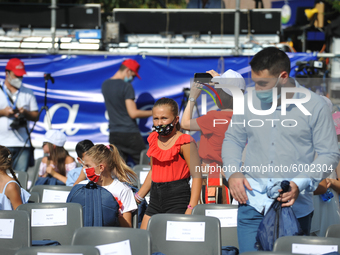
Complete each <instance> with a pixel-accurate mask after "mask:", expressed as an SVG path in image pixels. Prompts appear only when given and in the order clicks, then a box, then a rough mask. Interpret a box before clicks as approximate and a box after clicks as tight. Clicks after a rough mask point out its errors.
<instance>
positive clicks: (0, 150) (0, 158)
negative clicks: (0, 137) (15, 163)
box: [0, 145, 21, 187]
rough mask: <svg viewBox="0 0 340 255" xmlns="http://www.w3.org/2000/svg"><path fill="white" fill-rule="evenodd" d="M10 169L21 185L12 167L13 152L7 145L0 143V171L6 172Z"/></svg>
mask: <svg viewBox="0 0 340 255" xmlns="http://www.w3.org/2000/svg"><path fill="white" fill-rule="evenodd" d="M7 169H8V170H9V171H10V173H11V174H12V177H13V179H14V180H15V181H16V182H17V183H18V184H19V185H20V187H21V184H20V182H19V180H18V178H17V176H16V174H15V172H14V170H13V168H12V154H11V152H10V150H9V149H8V148H7V147H5V146H2V145H0V171H2V172H4V173H6V170H7Z"/></svg>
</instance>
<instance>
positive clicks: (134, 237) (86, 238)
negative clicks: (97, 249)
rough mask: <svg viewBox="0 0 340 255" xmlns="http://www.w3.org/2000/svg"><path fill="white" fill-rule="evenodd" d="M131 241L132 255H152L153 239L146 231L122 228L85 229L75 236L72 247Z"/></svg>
mask: <svg viewBox="0 0 340 255" xmlns="http://www.w3.org/2000/svg"><path fill="white" fill-rule="evenodd" d="M125 240H130V247H131V253H132V255H150V254H151V239H150V234H149V232H148V231H146V230H142V229H133V228H122V227H83V228H80V229H77V230H76V232H75V233H74V235H73V239H72V245H84V244H86V245H95V246H97V245H104V244H111V243H117V242H122V241H125Z"/></svg>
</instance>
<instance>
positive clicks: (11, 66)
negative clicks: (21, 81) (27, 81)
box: [6, 58, 26, 77]
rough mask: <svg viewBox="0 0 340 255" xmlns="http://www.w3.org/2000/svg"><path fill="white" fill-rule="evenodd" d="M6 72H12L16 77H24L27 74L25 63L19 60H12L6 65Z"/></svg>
mask: <svg viewBox="0 0 340 255" xmlns="http://www.w3.org/2000/svg"><path fill="white" fill-rule="evenodd" d="M6 70H9V71H12V72H13V73H14V74H15V76H19V77H20V76H23V75H24V74H26V71H25V65H24V62H22V61H21V60H20V59H18V58H11V59H10V60H9V61H8V62H7V65H6Z"/></svg>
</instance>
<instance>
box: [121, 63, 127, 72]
mask: <svg viewBox="0 0 340 255" xmlns="http://www.w3.org/2000/svg"><path fill="white" fill-rule="evenodd" d="M125 69H127V67H126V66H124V65H123V64H121V65H120V67H119V71H124V70H125Z"/></svg>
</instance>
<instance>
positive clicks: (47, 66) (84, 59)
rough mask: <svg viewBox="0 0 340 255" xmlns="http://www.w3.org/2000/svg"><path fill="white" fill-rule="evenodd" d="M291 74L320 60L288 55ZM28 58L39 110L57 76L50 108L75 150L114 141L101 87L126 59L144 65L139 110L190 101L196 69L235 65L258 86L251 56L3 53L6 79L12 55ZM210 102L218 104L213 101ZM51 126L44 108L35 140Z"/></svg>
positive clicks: (1, 70) (28, 79) (142, 123)
mask: <svg viewBox="0 0 340 255" xmlns="http://www.w3.org/2000/svg"><path fill="white" fill-rule="evenodd" d="M288 55H289V57H290V59H291V63H292V72H291V76H293V77H294V74H295V71H294V69H295V66H296V62H297V61H308V60H311V59H316V57H315V56H313V55H311V54H305V53H294V54H293V53H288ZM13 57H17V58H20V59H21V60H23V61H24V63H25V68H26V71H27V75H26V76H25V77H24V80H23V83H24V86H26V87H28V88H30V89H32V90H33V92H34V94H35V96H36V98H37V101H38V105H39V108H41V107H43V106H44V92H45V80H44V74H45V73H50V74H51V76H52V77H53V78H54V79H55V83H54V84H52V83H51V81H48V84H47V87H48V89H47V106H48V108H49V113H50V117H51V118H52V128H53V129H59V130H61V131H64V132H65V134H66V135H67V136H68V143H67V145H66V146H65V147H66V148H70V149H71V148H72V149H74V146H75V144H76V143H77V142H78V141H80V140H83V139H90V140H92V141H93V142H94V143H108V135H109V133H108V120H107V119H108V116H107V112H106V109H105V104H104V98H103V96H102V93H101V85H102V83H103V81H104V80H106V79H109V78H110V77H112V76H113V75H114V74H115V72H116V71H117V70H118V68H119V66H120V64H121V63H122V62H123V61H124V59H126V58H133V59H135V60H136V61H138V62H139V63H140V65H141V68H140V71H139V74H140V76H141V78H142V79H141V80H139V79H137V78H136V79H135V80H134V81H133V82H132V84H133V86H134V88H135V92H136V103H137V106H138V108H139V109H151V108H152V105H153V104H154V102H155V101H156V100H158V99H159V98H161V97H171V98H173V99H175V100H176V101H177V102H178V104H179V106H181V105H182V108H183V106H184V105H183V102H184V101H185V97H184V93H183V89H184V88H189V87H190V79H191V78H193V75H194V73H199V72H206V71H208V70H211V69H214V70H216V71H217V72H222V71H223V70H225V71H226V70H228V69H233V70H235V71H238V72H239V73H241V74H242V75H243V77H244V78H245V79H246V83H247V84H248V85H247V86H252V84H251V79H250V76H251V75H250V67H249V64H248V63H249V61H250V60H251V57H245V56H241V57H233V56H228V57H224V58H220V57H160V56H140V55H138V56H110V55H100V56H98V55H96V56H94V55H22V54H20V55H2V56H0V80H3V79H5V66H6V64H7V61H8V60H9V59H10V58H13ZM209 99H210V98H209V97H208V106H209V104H210V105H211V104H213V102H212V100H211V99H210V100H211V101H209ZM138 123H139V127H140V130H141V133H142V135H143V136H144V138H145V139H146V137H147V136H148V132H150V131H151V126H152V118H151V117H150V118H148V119H141V120H138ZM47 129H48V126H47V122H46V111H43V112H42V114H41V116H40V119H39V121H38V122H37V124H36V127H35V128H34V131H33V133H32V140H33V144H34V145H36V146H38V144H39V143H41V141H42V137H43V135H44V134H45V132H46V130H47Z"/></svg>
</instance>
